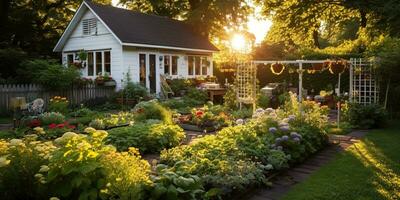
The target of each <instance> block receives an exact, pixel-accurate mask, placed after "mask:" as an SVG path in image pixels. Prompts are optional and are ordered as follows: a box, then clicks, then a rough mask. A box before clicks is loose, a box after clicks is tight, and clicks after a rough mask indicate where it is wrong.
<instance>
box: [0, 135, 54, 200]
mask: <svg viewBox="0 0 400 200" xmlns="http://www.w3.org/2000/svg"><path fill="white" fill-rule="evenodd" d="M55 148H56V147H55V146H54V145H53V143H52V142H51V141H50V142H40V141H35V137H34V136H33V135H30V136H27V137H25V138H23V139H11V140H9V141H6V140H0V193H1V197H2V199H46V197H47V194H46V193H42V192H45V191H42V190H41V189H43V188H41V187H40V183H44V176H43V175H38V174H37V173H38V172H39V171H40V170H41V168H42V166H44V165H47V163H48V160H49V158H50V154H51V153H52V152H53V151H54V150H55ZM47 198H48V197H47Z"/></svg>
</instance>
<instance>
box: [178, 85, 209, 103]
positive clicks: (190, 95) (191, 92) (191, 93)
mask: <svg viewBox="0 0 400 200" xmlns="http://www.w3.org/2000/svg"><path fill="white" fill-rule="evenodd" d="M183 98H184V99H185V101H186V100H187V101H193V100H195V101H197V103H198V105H202V104H205V103H206V102H207V100H208V94H207V92H206V91H203V90H199V89H197V88H190V89H188V91H187V93H186V94H185V96H184V97H183Z"/></svg>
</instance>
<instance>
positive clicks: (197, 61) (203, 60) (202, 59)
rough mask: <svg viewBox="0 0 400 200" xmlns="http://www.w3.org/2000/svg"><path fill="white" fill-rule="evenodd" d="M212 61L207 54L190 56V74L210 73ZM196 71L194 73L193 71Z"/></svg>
mask: <svg viewBox="0 0 400 200" xmlns="http://www.w3.org/2000/svg"><path fill="white" fill-rule="evenodd" d="M210 66H211V63H210V61H209V60H208V58H207V57H206V56H188V75H190V76H192V75H196V76H200V75H203V76H205V75H208V71H209V69H210ZM193 72H194V73H193Z"/></svg>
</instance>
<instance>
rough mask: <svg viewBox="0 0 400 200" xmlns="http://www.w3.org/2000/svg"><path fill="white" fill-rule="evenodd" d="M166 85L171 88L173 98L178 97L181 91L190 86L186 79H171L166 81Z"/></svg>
mask: <svg viewBox="0 0 400 200" xmlns="http://www.w3.org/2000/svg"><path fill="white" fill-rule="evenodd" d="M168 84H169V86H170V87H171V90H172V91H173V92H174V93H175V96H180V95H181V91H182V90H186V89H187V88H189V87H191V86H192V85H191V82H190V80H188V79H171V80H168Z"/></svg>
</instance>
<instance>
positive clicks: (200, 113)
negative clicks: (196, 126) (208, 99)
mask: <svg viewBox="0 0 400 200" xmlns="http://www.w3.org/2000/svg"><path fill="white" fill-rule="evenodd" d="M203 115H204V112H203V111H201V110H198V111H196V116H197V117H202V116H203Z"/></svg>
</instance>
